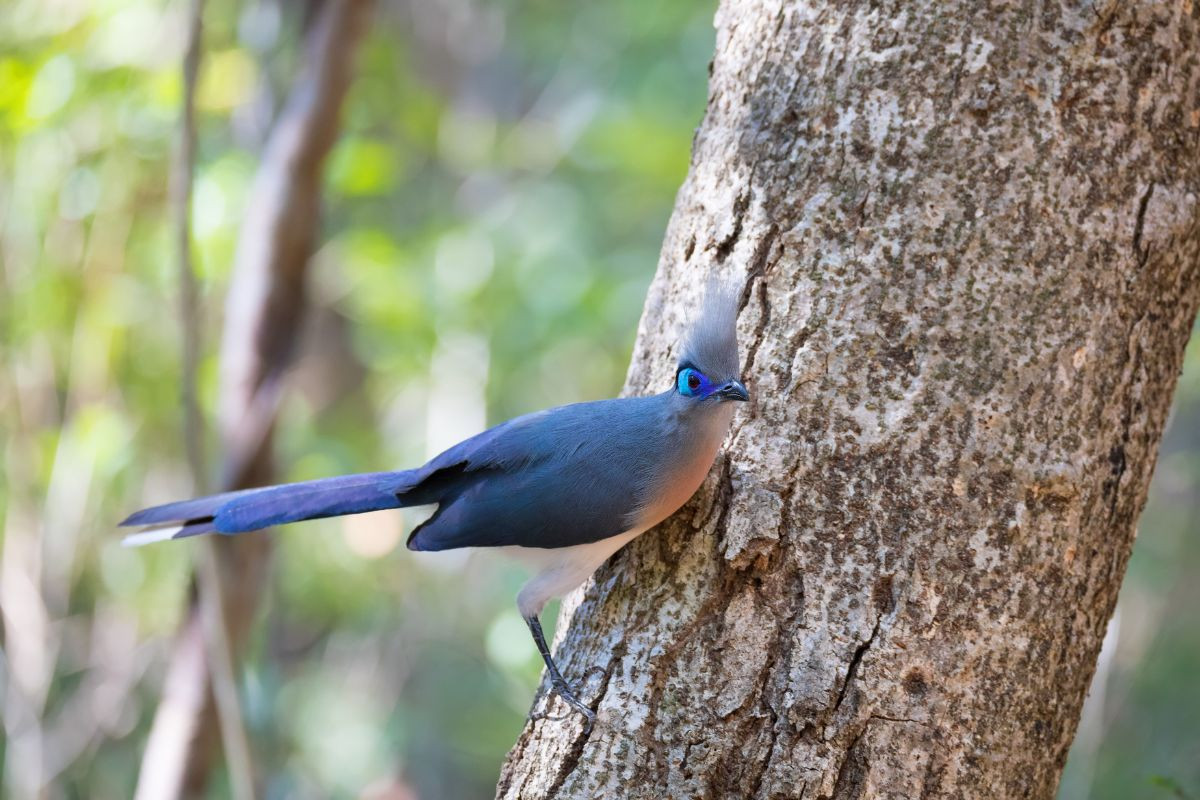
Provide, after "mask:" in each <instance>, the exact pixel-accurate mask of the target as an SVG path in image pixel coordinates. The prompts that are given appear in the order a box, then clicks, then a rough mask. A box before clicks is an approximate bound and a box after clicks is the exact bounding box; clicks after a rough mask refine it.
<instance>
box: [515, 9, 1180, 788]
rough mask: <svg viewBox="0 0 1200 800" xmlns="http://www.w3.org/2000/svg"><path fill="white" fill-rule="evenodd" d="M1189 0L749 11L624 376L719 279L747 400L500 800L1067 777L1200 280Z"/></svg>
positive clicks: (738, 25) (599, 629) (651, 354)
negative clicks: (573, 699) (732, 310)
mask: <svg viewBox="0 0 1200 800" xmlns="http://www.w3.org/2000/svg"><path fill="white" fill-rule="evenodd" d="M1198 9H1200V6H1195V5H1193V3H1192V2H1191V0H1186V2H1169V3H1162V2H1111V3H1100V4H1092V3H1066V2H1061V3H1060V2H1049V3H1032V2H1027V3H1022V2H1017V3H991V4H978V3H971V2H940V1H939V2H934V0H927V1H926V2H914V3H906V4H894V3H853V2H835V1H830V2H822V3H816V4H803V5H802V4H779V3H771V2H761V1H759V0H745V2H733V1H731V2H724V3H722V5H721V8H720V10H719V11H718V14H717V49H716V58H715V60H714V63H713V66H712V71H711V82H710V91H709V99H708V107H707V112H706V115H705V118H704V121H703V124H702V125H701V127H700V129H699V131H698V132H697V135H696V139H695V143H694V151H693V158H692V165H691V171H690V174H689V176H688V179H687V181H686V183H685V185H684V186H683V189H682V190H681V192H680V194H679V197H678V199H677V203H676V208H675V213H674V216H673V217H672V220H671V223H670V226H669V229H668V231H667V236H666V241H665V244H664V246H663V251H662V257H661V260H660V263H659V267H658V273H657V276H656V277H655V280H654V282H653V284H652V286H651V288H650V292H649V297H648V299H647V302H646V309H645V314H644V316H643V320H642V325H641V329H640V331H639V336H638V341H637V344H636V346H635V350H634V358H633V363H632V365H631V368H630V373H629V374H630V378H629V381H628V385H627V390H628V391H630V392H631V393H641V392H646V391H653V390H658V389H659V388H661V387H663V386H666V385H668V384H669V381H670V377H671V376H670V372H671V369H672V363H673V362H672V356H673V352H674V351H673V344H674V342H675V339H676V336H677V334H678V331H679V329H680V327H681V325H682V322H683V320H685V319H686V318H687V317H688V315H689V314H690V313H692V310H693V309H694V308H695V307H696V306H695V299H696V298H697V296H698V294H699V292H700V290H701V288H702V286H703V284H704V281H705V278H706V276H707V275H708V274H710V273H712V272H714V271H717V272H725V273H733V274H741V275H745V276H748V277H746V278H745V280H746V284H745V285H746V293H745V296H744V297H745V303H744V307H743V309H742V311H741V314H740V317H739V330H740V334H741V342H742V345H743V347H744V352H743V364H744V372H745V375H746V377H747V379H748V380H747V383H748V384H749V385H750V387H751V391H752V394H753V401H752V403H751V405H750V408H749V409H748V412H747V413H744V414H742V415H741V416H740V417H739V418H738V420H737V421H735V423H734V430H733V432H732V434H731V436H730V438H729V441H728V442H727V450H726V456H725V457H724V459H723V460H720V461H719V463H718V464H717V466H716V467H714V469H713V473H712V475H710V477H709V481H708V482H707V483H706V485H705V487H704V488H703V489H702V490H701V491H700V493H699V494H698V496H697V497H696V498H694V499H693V501H692V502H691V503H690V504H689V505H688V506H686V507H685V508H684V509H683V510H682V511H681V512H680V513H678V514H677V515H675V517H674V518H672V519H671V520H669V521H668V522H667V523H665V524H664V525H663V526H661V528H660V529H659V530H657V531H652V532H650V533H648V534H646V535H645V536H643V537H642V538H641V539H640V540H638V541H637V542H635V543H634V544H633V545H632V546H630V547H628V548H626V549H625V550H624V551H623V552H622V553H620V554H618V555H617V556H616V557H615V558H614V559H613V560H612V561H611V562H610V563H609V564H608V565H606V566H605V567H604V568H602V569H601V570H600V571H599V572H598V573H597V576H596V578H595V580H594V582H592V583H590V584H589V585H588V586H586V587H585V589H584V590H583V591H581V592H579V593H577V594H576V595H575V596H573V597H572V598H571V599H570V600H569V601H568V602H566V603H564V609H563V613H562V619H561V623H562V624H561V625H560V628H563V629H565V635H560V637H559V640H560V641H559V647H558V657H559V664H560V665H562V666H563V667H564V672H565V673H566V674H567V675H568V676H569V679H571V680H573V681H575V682H577V683H578V685H579V686H580V688H581V689H582V696H583V698H584V699H585V701H586V702H589V703H590V704H591V705H592V706H593V707H595V708H597V709H598V712H599V721H598V723H597V725H596V727H595V729H594V730H593V731H592V733H591V735H590V736H585V735H584V734H583V733H582V726H581V724H580V723H579V720H578V719H569V720H567V721H565V722H564V721H551V720H541V721H538V722H535V723H531V724H529V725H528V726H527V728H526V729H525V731H524V732H523V733H522V735H521V737H520V740H519V741H518V742H517V744H516V746H515V747H514V749H513V750H512V752H511V753H510V755H509V758H508V761H507V763H506V765H505V768H504V771H503V774H502V776H501V781H500V785H499V787H498V791H497V795H498V796H499V797H504V798H517V797H520V798H525V800H532V799H533V798H549V797H557V798H568V797H571V798H592V797H633V798H659V797H672V798H684V797H752V798H774V797H799V796H804V797H809V798H818V797H822V798H828V797H839V798H846V797H868V796H869V797H878V796H891V797H917V796H931V797H1025V796H1033V797H1051V796H1053V794H1054V791H1055V786H1056V784H1057V781H1058V777H1059V773H1060V771H1061V768H1062V765H1063V762H1064V760H1065V758H1066V754H1067V749H1068V746H1069V745H1070V742H1071V738H1072V735H1073V733H1074V730H1075V725H1076V721H1077V718H1078V715H1079V711H1080V707H1081V704H1082V701H1083V698H1084V694H1085V691H1086V689H1087V686H1088V681H1089V678H1090V677H1091V675H1092V671H1093V668H1094V664H1095V660H1096V656H1097V653H1098V651H1099V648H1100V644H1101V640H1102V638H1103V636H1104V630H1105V624H1106V622H1107V621H1108V619H1109V616H1110V614H1111V613H1112V610H1113V606H1114V604H1115V602H1116V597H1117V591H1118V588H1119V586H1120V582H1121V577H1122V575H1123V573H1124V570H1125V564H1126V560H1127V557H1128V555H1129V551H1130V547H1131V544H1132V542H1133V537H1134V526H1135V522H1136V520H1137V517H1138V514H1139V512H1140V511H1141V509H1142V505H1143V503H1144V501H1145V497H1146V489H1147V484H1148V483H1149V480H1150V474H1151V471H1152V468H1153V465H1154V461H1155V457H1156V453H1157V447H1158V443H1159V439H1160V435H1161V433H1162V429H1163V425H1164V421H1165V418H1166V415H1167V410H1168V406H1169V403H1170V399H1171V394H1172V391H1173V389H1174V385H1175V380H1176V376H1177V374H1178V372H1179V368H1180V363H1181V359H1182V355H1183V350H1184V346H1185V343H1186V341H1187V338H1188V334H1189V331H1190V329H1191V326H1192V322H1193V319H1194V317H1195V314H1196V308H1197V301H1198V299H1200V289H1198V284H1197V280H1196V279H1197V271H1198V264H1200V261H1198V256H1200V226H1198V213H1197V205H1196V193H1197V190H1198V189H1200V159H1198V158H1197V153H1198V152H1200V149H1198V148H1200V135H1198V134H1200V41H1198V36H1197V33H1198V27H1200V26H1198V24H1197V16H1198V14H1200V11H1198ZM544 702H545V701H544V699H539V704H540V703H544Z"/></svg>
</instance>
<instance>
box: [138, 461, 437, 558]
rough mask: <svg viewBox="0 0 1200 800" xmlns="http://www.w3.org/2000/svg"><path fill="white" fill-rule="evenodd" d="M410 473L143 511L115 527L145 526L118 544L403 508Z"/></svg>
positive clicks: (227, 494)
mask: <svg viewBox="0 0 1200 800" xmlns="http://www.w3.org/2000/svg"><path fill="white" fill-rule="evenodd" d="M416 481H417V476H416V471H415V470H407V471H404V472H368V473H363V474H361V475H343V476H341V477H338V478H322V479H320V480H315V481H304V482H302V483H285V484H282V485H280V486H267V487H264V488H262V489H243V490H242V491H238V492H225V493H224V494H214V495H209V496H208V497H199V498H196V499H195V500H183V501H180V502H178V503H167V504H166V505H163V506H155V507H154V508H147V509H143V510H142V511H138V512H137V513H135V514H132V515H131V516H130V517H129V518H128V519H126V520H125V521H124V522H122V523H121V525H123V526H139V527H147V526H148V527H147V529H146V530H143V531H139V532H138V533H131V534H129V535H128V536H126V537H125V538H124V539H123V540H122V542H121V543H122V544H124V545H126V546H127V547H136V546H138V545H143V544H149V543H151V542H161V541H164V540H166V539H182V538H184V537H186V536H197V535H199V534H202V533H223V534H227V535H232V534H237V533H245V532H247V531H256V530H259V529H260V528H269V527H271V526H272V525H283V524H285V523H288V522H299V521H300V520H304V519H317V518H319V517H340V516H342V515H343V514H361V513H363V512H364V511H378V510H380V509H383V508H400V507H401V506H403V505H407V503H405V502H404V500H403V498H402V495H403V494H404V493H405V492H406V491H407V490H408V489H410V488H411V487H412V486H413V485H414V483H416Z"/></svg>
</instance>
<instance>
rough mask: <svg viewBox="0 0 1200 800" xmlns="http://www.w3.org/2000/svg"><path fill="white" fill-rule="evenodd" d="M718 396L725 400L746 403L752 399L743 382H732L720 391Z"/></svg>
mask: <svg viewBox="0 0 1200 800" xmlns="http://www.w3.org/2000/svg"><path fill="white" fill-rule="evenodd" d="M717 394H718V395H719V396H720V397H721V398H722V399H723V400H739V401H741V402H743V403H744V402H746V401H747V400H749V399H750V393H749V392H748V391H746V386H745V384H743V383H742V382H741V381H730V382H729V383H727V384H725V385H724V386H722V387H721V388H720V389H718V390H717Z"/></svg>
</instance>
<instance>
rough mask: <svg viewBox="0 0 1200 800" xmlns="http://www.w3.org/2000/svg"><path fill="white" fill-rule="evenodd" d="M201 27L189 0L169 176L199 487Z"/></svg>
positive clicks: (186, 400)
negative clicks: (195, 218) (196, 251)
mask: <svg viewBox="0 0 1200 800" xmlns="http://www.w3.org/2000/svg"><path fill="white" fill-rule="evenodd" d="M203 33H204V0H191V6H190V10H189V14H188V33H187V50H186V51H185V53H184V57H183V109H182V111H183V113H182V119H181V120H180V130H179V149H178V151H177V152H176V155H175V164H174V166H173V170H172V180H171V206H172V210H173V212H174V214H173V216H174V223H175V248H176V255H177V257H178V259H179V305H180V309H179V310H180V319H181V323H182V326H183V366H182V370H181V373H182V374H181V380H180V383H181V386H180V392H181V395H182V400H183V435H184V445H185V447H186V449H187V461H188V467H189V468H190V469H191V472H192V482H193V484H194V485H195V486H196V489H197V490H198V491H200V492H203V491H205V489H207V483H208V480H207V473H206V470H205V465H204V417H203V415H202V414H201V413H200V402H199V400H198V399H197V396H196V372H197V368H198V366H199V362H200V339H201V332H200V304H199V299H198V296H197V295H198V291H197V286H196V271H195V268H194V266H193V263H192V225H191V216H192V185H193V181H194V170H195V161H196V79H197V76H198V74H199V71H200V54H201V40H202V38H203Z"/></svg>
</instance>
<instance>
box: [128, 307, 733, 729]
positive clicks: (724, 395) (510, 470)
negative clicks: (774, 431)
mask: <svg viewBox="0 0 1200 800" xmlns="http://www.w3.org/2000/svg"><path fill="white" fill-rule="evenodd" d="M736 321H737V305H736V295H735V294H734V293H733V292H731V291H727V290H724V291H723V290H719V289H713V288H710V290H709V291H708V293H707V295H706V297H705V301H704V303H703V304H702V305H700V306H698V307H696V308H694V309H693V319H692V321H691V326H690V331H689V333H688V336H687V337H686V340H685V342H684V345H683V347H682V350H681V354H680V357H679V360H678V363H677V365H676V369H675V380H674V383H673V384H672V386H671V388H670V389H669V390H668V391H665V392H663V393H661V394H656V395H652V396H649V397H628V398H619V399H612V400H599V401H595V402H590V403H575V404H572V405H566V406H560V407H558V408H551V409H548V410H546V411H539V412H537V413H533V414H527V415H525V416H522V417H517V418H516V419H512V420H509V421H508V422H505V423H502V424H500V425H497V426H496V427H494V428H491V429H490V430H487V431H484V432H483V433H480V434H478V435H477V436H473V437H471V438H470V439H467V440H465V441H463V442H460V443H459V444H457V445H455V446H453V447H451V448H450V449H449V450H446V451H445V452H444V453H442V454H441V455H438V456H436V457H435V458H433V459H432V460H431V461H429V463H427V464H425V465H424V466H423V467H419V468H417V469H411V470H403V471H400V472H373V473H366V474H361V475H345V476H342V477H337V478H324V479H321V480H313V481H304V482H302V483H291V484H284V485H280V486H269V487H265V488H259V489H246V490H242V491H235V492H226V493H224V494H216V495H211V496H209V497H201V498H198V499H195V500H184V501H182V502H177V503H168V504H167V505H162V506H157V507H155V508H149V509H145V510H143V511H138V512H137V513H136V514H133V515H132V516H130V517H129V518H128V519H126V520H125V521H124V522H122V523H121V525H125V526H143V527H146V528H147V529H146V530H143V531H141V532H138V533H133V534H130V535H129V536H127V537H126V538H125V540H124V543H125V544H128V545H142V544H147V543H149V542H154V541H162V540H165V539H182V538H185V537H188V536H196V535H198V534H205V533H219V534H223V535H226V536H233V535H237V534H240V533H246V532H249V531H255V530H259V529H261V528H268V527H271V526H274V525H282V524H285V523H288V522H298V521H300V520H306V519H317V518H319V517H336V516H341V515H344V514H359V513H362V512H366V511H376V510H379V509H384V508H402V507H407V506H422V505H434V504H436V506H437V509H436V510H435V511H434V513H433V515H432V516H431V517H429V519H427V520H426V521H425V522H423V523H422V524H421V525H419V526H417V528H416V529H415V530H413V532H412V534H411V535H410V536H409V537H408V548H409V549H410V550H450V549H453V548H458V547H495V548H500V549H501V550H502V551H506V552H508V553H511V554H513V555H515V556H517V557H518V559H520V560H522V561H525V562H526V563H527V564H529V565H531V566H532V567H533V570H534V575H533V577H532V578H531V579H530V580H529V581H528V582H527V583H526V584H525V585H524V587H523V588H522V589H521V591H520V593H519V594H518V595H517V607H518V609H519V610H520V612H521V616H522V617H524V619H525V622H526V624H527V625H528V626H529V630H530V632H531V633H532V634H533V639H534V642H535V643H536V644H537V648H538V652H539V653H541V656H542V660H543V661H545V664H546V671H547V673H548V674H549V676H550V681H551V684H552V685H553V687H554V690H555V691H556V692H557V693H558V695H559V696H560V697H561V698H562V699H563V700H564V701H565V702H566V703H567V704H569V705H570V706H571V707H572V708H574V709H575V710H576V711H578V712H579V713H580V714H582V715H583V716H584V717H585V718H586V725H585V729H586V730H590V729H591V726H592V723H593V721H594V720H595V713H594V712H593V711H592V709H590V708H589V707H588V706H586V705H584V704H583V703H582V702H581V701H580V700H579V699H578V698H577V697H576V695H575V693H574V692H573V691H572V690H571V688H570V686H568V684H567V682H566V680H565V679H564V678H563V676H562V674H561V673H560V672H559V670H558V667H557V666H556V665H555V663H554V659H553V658H552V657H551V655H550V649H549V648H548V647H547V646H546V638H545V636H544V635H543V633H542V626H541V622H540V621H539V615H540V614H541V611H542V609H543V608H544V607H545V605H546V603H547V602H548V601H549V600H550V599H551V598H553V597H559V596H561V595H563V594H565V593H567V592H569V591H570V590H572V589H574V588H575V587H576V586H578V585H579V584H581V583H583V581H585V580H586V579H587V578H588V576H589V575H591V574H592V572H594V571H595V569H596V568H597V567H599V566H600V565H601V564H602V563H604V561H605V560H607V559H608V557H609V556H611V555H612V554H613V553H615V552H616V551H617V550H619V549H620V548H621V547H623V546H624V545H625V544H627V543H628V542H630V541H631V540H632V539H634V538H635V537H636V536H638V535H639V534H641V533H642V532H644V531H646V530H648V529H649V528H651V527H653V526H654V525H656V524H658V523H659V522H661V521H662V520H664V519H666V518H667V517H668V516H670V515H671V514H672V513H674V512H675V511H676V509H678V508H679V507H680V506H682V505H683V504H684V503H685V502H687V500H688V498H690V497H691V496H692V494H694V493H695V491H696V489H697V488H699V486H700V484H701V482H702V481H703V480H704V477H705V475H707V474H708V471H709V469H710V467H711V466H712V463H713V460H714V459H715V458H716V455H717V450H718V449H719V448H720V446H721V442H722V441H723V440H724V439H725V435H726V433H727V432H728V430H729V426H730V423H731V421H732V419H733V410H734V405H733V402H736V401H746V400H748V399H749V394H748V393H747V391H746V387H745V385H744V384H743V383H742V382H741V380H740V373H739V365H738V350H737V336H736Z"/></svg>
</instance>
